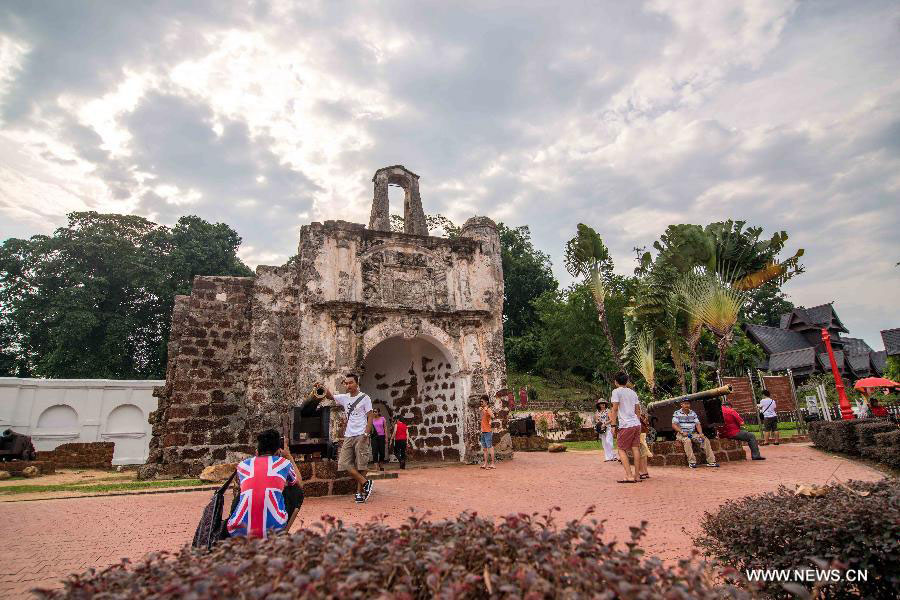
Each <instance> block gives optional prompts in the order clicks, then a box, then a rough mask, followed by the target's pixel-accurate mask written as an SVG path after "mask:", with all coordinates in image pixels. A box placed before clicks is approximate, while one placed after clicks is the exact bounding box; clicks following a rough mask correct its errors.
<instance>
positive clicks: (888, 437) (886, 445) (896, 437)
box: [872, 430, 900, 469]
mask: <svg viewBox="0 0 900 600" xmlns="http://www.w3.org/2000/svg"><path fill="white" fill-rule="evenodd" d="M873 437H874V439H875V446H876V447H875V450H874V452H873V453H872V458H873V459H874V460H877V461H878V462H880V463H883V464H885V465H888V466H889V467H893V468H895V469H900V430H895V431H889V432H887V433H876V434H875V435H874V436H873Z"/></svg>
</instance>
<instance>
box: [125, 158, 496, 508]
mask: <svg viewBox="0 0 900 600" xmlns="http://www.w3.org/2000/svg"><path fill="white" fill-rule="evenodd" d="M418 180H419V176H418V175H416V174H414V173H412V172H411V171H409V170H408V169H406V168H405V167H403V166H400V165H396V166H391V167H385V168H383V169H379V170H378V171H377V172H376V173H375V177H374V178H373V182H374V184H375V186H374V187H375V193H374V201H373V204H372V212H371V217H370V220H369V226H368V228H366V227H365V226H363V225H359V224H355V223H348V222H346V221H325V223H324V224H322V223H311V224H309V225H304V226H303V227H302V228H301V232H300V243H299V248H298V251H297V255H296V256H295V257H294V258H292V259H291V260H290V261H288V263H287V264H285V265H283V266H280V267H270V266H260V267H258V268H257V270H256V276H255V277H197V278H195V280H194V286H193V290H192V292H191V295H190V296H178V297H177V298H176V301H175V309H174V312H173V315H172V333H171V338H170V343H169V358H168V365H167V370H166V384H165V386H163V387H159V388H157V389H156V392H155V395H156V396H157V397H158V398H159V408H158V410H157V411H155V412H154V413H153V414H152V415H151V417H150V421H151V424H152V427H153V435H152V438H151V441H150V455H149V458H148V461H147V464H146V465H145V466H144V467H143V468H142V476H143V477H149V476H152V475H154V474H157V473H159V474H168V475H181V474H185V475H186V474H190V475H196V474H198V473H199V472H200V471H201V470H202V469H203V468H204V467H205V466H208V465H211V464H215V463H221V462H225V461H232V460H236V459H237V457H238V455H239V453H253V452H254V451H255V434H256V433H257V432H259V431H261V430H262V429H265V428H268V427H275V428H277V429H280V430H282V431H286V430H287V429H288V428H289V427H290V428H292V433H290V434H289V435H291V436H292V439H293V440H294V441H298V440H300V441H302V440H306V439H307V438H308V437H309V436H313V437H315V436H319V437H323V436H325V435H328V436H329V438H330V439H332V440H336V439H339V437H340V436H341V435H342V434H343V425H344V416H343V414H341V413H340V411H331V418H329V416H328V414H327V409H325V410H322V411H319V410H317V406H316V404H311V403H317V401H316V400H315V399H313V398H310V390H311V389H312V387H313V384H314V383H315V382H316V381H324V382H326V383H327V385H329V386H330V387H331V388H332V389H333V390H335V391H336V392H337V391H343V390H341V389H340V388H339V386H338V382H339V381H340V379H341V376H342V375H343V374H344V373H346V372H351V371H352V372H356V373H359V375H360V386H361V388H362V390H363V391H365V392H367V393H368V394H369V395H370V396H371V397H372V400H373V402H374V404H375V406H377V407H380V408H381V409H382V413H383V414H385V415H386V416H388V417H390V418H393V417H396V416H397V415H399V414H402V415H405V416H406V417H408V419H409V420H408V421H407V424H408V425H409V433H410V438H411V439H410V448H409V459H410V460H411V461H415V460H444V461H451V460H452V461H465V462H474V461H476V460H477V459H478V456H479V455H480V447H479V445H478V434H479V431H480V417H479V411H478V404H479V401H480V399H481V398H483V397H485V396H487V397H489V398H491V400H492V402H493V405H494V408H495V416H496V417H497V418H496V421H495V431H496V430H497V426H499V431H500V434H497V433H495V446H497V448H498V453H499V454H500V455H501V456H503V455H504V454H506V455H511V454H510V452H511V450H510V444H509V436H508V433H506V431H505V430H506V419H507V413H506V410H505V409H503V408H502V407H501V405H500V403H499V402H498V401H496V400H495V395H496V394H497V393H498V392H501V390H505V386H506V364H505V359H504V355H503V271H502V265H501V259H500V238H499V235H498V232H497V227H496V225H495V224H494V223H493V221H491V220H490V219H488V218H487V217H473V218H471V219H469V220H468V221H466V223H465V224H464V225H463V227H462V229H461V234H460V235H459V236H458V237H457V238H455V239H447V238H441V237H433V236H429V235H428V228H427V225H426V221H425V214H424V211H423V209H422V201H421V198H420V196H419V181H418ZM389 185H397V186H400V187H401V188H403V190H404V191H405V201H404V232H403V233H399V232H392V231H391V228H390V215H389V203H388V186H389ZM322 413H325V414H322ZM319 429H325V430H327V431H324V432H323V431H317V430H319ZM286 433H287V431H286ZM304 458H307V459H310V458H311V459H315V458H316V457H315V456H314V455H310V456H307V457H304ZM329 462H330V461H325V463H329ZM317 469H318V467H317ZM330 469H331V470H332V471H333V470H334V468H333V466H331V467H330ZM304 470H305V468H304ZM310 470H311V469H310ZM323 470H325V469H324V464H323ZM304 478H306V477H304ZM322 478H323V479H327V477H322ZM332 478H333V477H332ZM328 489H329V490H331V491H333V493H337V491H334V490H332V488H328ZM335 490H336V488H335ZM325 493H329V492H325Z"/></svg>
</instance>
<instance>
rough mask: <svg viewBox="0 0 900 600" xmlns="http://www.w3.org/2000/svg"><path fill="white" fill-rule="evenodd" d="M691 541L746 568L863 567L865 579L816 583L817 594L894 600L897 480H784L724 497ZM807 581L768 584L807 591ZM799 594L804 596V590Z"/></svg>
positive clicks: (899, 562)
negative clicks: (806, 483)
mask: <svg viewBox="0 0 900 600" xmlns="http://www.w3.org/2000/svg"><path fill="white" fill-rule="evenodd" d="M701 527H702V528H703V535H702V536H700V537H699V538H697V539H695V543H697V545H699V546H700V547H701V548H703V549H704V550H705V551H706V552H707V553H708V554H710V555H711V556H714V557H715V558H717V559H719V560H721V561H722V562H723V563H725V564H728V565H731V566H733V567H735V568H736V569H739V570H740V572H741V573H744V572H745V570H747V569H790V570H793V569H808V568H818V569H822V570H829V569H832V568H837V569H839V570H842V569H851V570H853V571H857V570H862V571H865V572H866V574H867V577H868V579H867V580H865V581H862V580H861V581H843V582H840V583H833V584H831V585H824V584H823V585H820V586H819V589H817V590H816V592H815V597H817V598H820V599H823V598H866V599H884V600H888V599H890V600H893V599H894V598H897V597H898V596H897V590H900V480H897V479H896V478H886V479H882V480H880V481H875V482H868V481H849V482H847V483H846V484H831V485H828V486H825V487H823V488H821V489H820V490H817V491H816V493H815V495H804V494H798V493H795V492H794V491H792V490H789V489H787V488H785V487H781V488H779V490H778V491H777V492H776V493H768V494H761V495H757V496H747V497H745V498H741V499H738V500H729V501H727V502H725V503H724V504H723V505H722V506H721V507H720V508H719V509H718V510H717V511H716V512H715V513H712V514H711V513H706V514H705V515H704V517H703V520H702V522H701ZM812 587H813V586H812V585H807V586H806V587H805V588H804V586H801V585H797V584H796V583H794V584H792V585H783V584H782V583H779V582H771V583H769V584H766V585H765V587H764V591H765V592H767V593H769V594H771V595H773V596H776V597H785V598H787V597H791V596H792V595H799V596H801V597H808V596H809V595H810V593H811V592H812ZM804 594H805V596H804Z"/></svg>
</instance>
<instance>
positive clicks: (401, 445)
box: [394, 440, 406, 465]
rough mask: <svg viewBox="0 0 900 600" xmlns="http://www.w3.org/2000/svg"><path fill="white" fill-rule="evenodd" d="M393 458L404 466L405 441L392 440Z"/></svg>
mask: <svg viewBox="0 0 900 600" xmlns="http://www.w3.org/2000/svg"><path fill="white" fill-rule="evenodd" d="M394 456H396V457H397V460H399V461H400V464H401V465H404V464H406V440H394Z"/></svg>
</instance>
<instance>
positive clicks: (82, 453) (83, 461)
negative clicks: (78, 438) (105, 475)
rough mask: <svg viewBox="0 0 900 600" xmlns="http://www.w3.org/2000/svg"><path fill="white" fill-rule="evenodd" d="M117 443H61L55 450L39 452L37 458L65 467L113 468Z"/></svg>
mask: <svg viewBox="0 0 900 600" xmlns="http://www.w3.org/2000/svg"><path fill="white" fill-rule="evenodd" d="M114 451H115V444H114V443H113V442H87V443H72V444H60V445H59V446H57V447H56V448H55V449H53V450H47V451H44V452H38V453H37V460H39V461H49V462H52V463H53V464H54V465H56V466H57V467H63V468H88V469H111V468H112V459H113V452H114Z"/></svg>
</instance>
